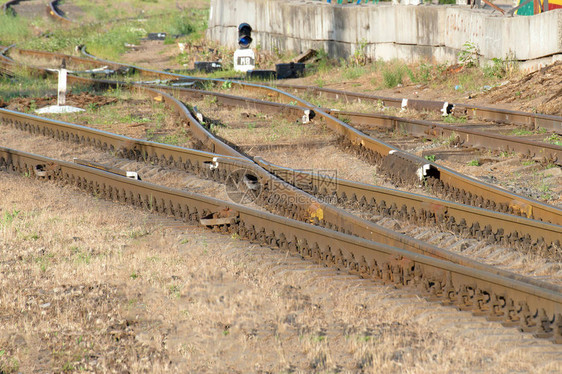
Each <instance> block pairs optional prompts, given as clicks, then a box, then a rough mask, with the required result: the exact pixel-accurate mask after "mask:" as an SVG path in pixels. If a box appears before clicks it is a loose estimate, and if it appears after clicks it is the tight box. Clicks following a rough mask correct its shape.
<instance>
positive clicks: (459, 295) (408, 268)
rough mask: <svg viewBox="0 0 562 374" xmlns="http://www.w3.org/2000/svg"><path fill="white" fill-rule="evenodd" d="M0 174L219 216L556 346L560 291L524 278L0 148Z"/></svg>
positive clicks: (254, 236)
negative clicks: (484, 269)
mask: <svg viewBox="0 0 562 374" xmlns="http://www.w3.org/2000/svg"><path fill="white" fill-rule="evenodd" d="M0 169H3V170H8V171H13V172H18V173H21V174H26V175H31V176H34V175H35V176H36V177H37V178H40V179H47V180H52V181H57V182H58V183H65V184H70V185H73V186H76V187H77V188H79V189H82V190H85V191H87V192H88V193H92V194H96V196H99V197H101V198H105V199H109V200H113V201H119V202H124V203H129V204H132V205H134V206H138V207H141V208H145V209H149V210H151V211H153V212H156V213H161V214H166V215H168V216H173V217H175V218H177V219H181V220H185V221H188V222H193V223H196V222H200V221H201V220H202V219H205V218H206V217H209V216H213V215H214V214H215V215H216V214H218V213H219V212H224V211H225V210H226V211H229V212H230V213H229V216H230V217H233V218H232V219H231V220H229V222H234V223H232V224H229V225H228V224H227V225H220V226H219V227H218V229H219V231H221V232H223V233H226V234H233V233H236V234H237V235H239V236H240V237H241V238H244V239H248V240H251V241H257V242H259V243H262V244H264V245H270V246H273V247H279V248H280V249H282V250H288V251H291V252H295V253H299V254H300V255H302V256H303V257H305V258H311V259H312V260H314V261H316V262H319V263H325V264H326V265H329V266H334V267H337V268H339V269H341V270H345V271H348V272H350V273H352V274H358V275H360V276H362V277H365V278H370V279H374V280H381V281H383V282H386V283H390V284H395V285H399V286H411V287H415V288H417V289H418V290H419V292H421V293H422V294H423V295H424V296H425V297H427V298H429V299H430V300H434V301H439V302H442V303H444V304H448V305H454V306H456V307H458V308H461V309H463V310H470V311H472V312H473V313H475V314H479V315H484V316H487V317H488V318H489V319H493V320H496V321H501V322H503V323H504V324H506V325H508V326H518V327H520V328H521V329H522V330H524V331H528V332H532V333H534V334H535V336H537V337H541V338H546V339H551V340H552V341H554V342H557V343H562V292H560V291H561V290H560V288H556V289H552V288H544V287H540V286H536V285H533V284H530V283H528V282H526V281H525V279H524V278H522V279H518V280H514V279H509V278H505V277H503V276H501V275H498V274H494V273H492V272H487V271H482V270H476V269H473V268H469V267H467V266H463V265H457V264H453V263H451V262H448V261H442V260H439V259H435V258H432V257H427V256H424V255H420V254H416V253H412V252H409V251H405V250H401V249H398V248H394V247H391V246H388V245H383V244H379V243H375V242H372V241H369V240H365V239H361V238H357V237H354V236H350V235H346V234H343V233H339V232H335V231H333V230H327V229H324V228H321V227H315V226H312V225H308V224H305V223H302V222H298V221H295V220H291V219H288V218H283V217H279V216H275V215H273V214H270V213H266V212H261V211H256V210H253V209H249V208H247V207H244V206H240V205H236V204H232V203H229V202H225V201H221V200H217V199H213V198H210V197H205V196H201V195H198V194H195V193H190V192H187V191H179V190H173V189H169V188H165V187H161V186H157V185H154V184H150V183H147V182H142V181H136V180H132V179H129V178H126V177H122V176H119V175H116V174H112V173H106V172H104V171H102V170H98V169H92V168H88V167H85V166H82V165H77V164H73V163H67V162H63V161H58V160H54V159H50V158H46V157H41V156H36V155H32V154H29V153H24V152H19V151H15V150H10V149H6V148H0ZM37 170H39V171H40V172H36V171H37Z"/></svg>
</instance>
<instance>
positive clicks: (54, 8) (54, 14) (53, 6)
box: [47, 0, 74, 24]
mask: <svg viewBox="0 0 562 374" xmlns="http://www.w3.org/2000/svg"><path fill="white" fill-rule="evenodd" d="M58 3H59V0H54V1H49V4H47V15H48V16H49V17H51V18H53V19H54V20H55V21H57V22H62V23H65V24H73V23H74V21H73V20H71V19H69V18H66V17H65V16H64V15H62V13H61V12H60V10H59V8H58Z"/></svg>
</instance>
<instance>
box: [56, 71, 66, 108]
mask: <svg viewBox="0 0 562 374" xmlns="http://www.w3.org/2000/svg"><path fill="white" fill-rule="evenodd" d="M65 104H66V63H65V61H63V62H62V65H61V68H60V69H59V94H58V97H57V105H58V106H62V105H65Z"/></svg>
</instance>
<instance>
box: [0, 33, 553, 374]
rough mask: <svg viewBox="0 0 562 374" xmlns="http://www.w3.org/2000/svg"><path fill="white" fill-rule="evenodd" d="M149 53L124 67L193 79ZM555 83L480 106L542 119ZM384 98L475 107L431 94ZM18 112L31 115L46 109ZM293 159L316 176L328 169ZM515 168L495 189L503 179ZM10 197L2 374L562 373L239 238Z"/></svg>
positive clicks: (92, 207) (538, 354) (475, 321)
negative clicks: (535, 113) (533, 113)
mask: <svg viewBox="0 0 562 374" xmlns="http://www.w3.org/2000/svg"><path fill="white" fill-rule="evenodd" d="M141 47H142V48H141V50H138V51H131V52H130V53H129V54H127V55H125V56H124V61H127V62H130V63H138V64H139V65H143V66H151V67H154V68H158V69H163V68H172V69H173V68H185V67H184V66H183V65H181V64H179V63H178V60H177V59H176V56H177V55H176V54H177V53H179V50H178V47H177V45H164V44H163V43H162V42H150V43H149V42H146V43H143V44H142V46H141ZM189 67H191V66H189ZM557 69H558V68H557ZM552 71H554V70H552ZM556 71H557V70H556ZM545 74H552V73H548V71H547V72H546V73H545ZM544 77H546V78H545V79H546V80H543V81H542V82H541V78H540V74H535V75H534V76H532V77H531V78H529V80H528V82H534V83H533V84H532V85H531V86H530V87H529V88H528V90H527V86H526V85H525V84H524V83H525V82H523V81H514V82H512V83H506V84H505V85H503V86H501V87H499V88H497V89H493V90H491V91H490V92H489V93H482V94H481V95H480V94H479V95H476V97H475V99H474V100H475V101H479V102H481V103H487V104H489V103H493V104H494V105H505V106H508V107H510V108H521V109H525V108H527V109H525V110H532V109H531V108H532V107H533V106H535V107H537V108H538V105H539V104H537V103H538V101H536V102H535V101H533V100H539V97H538V96H537V97H535V98H530V97H531V96H532V92H533V89H534V90H535V92H540V90H539V89H538V88H539V87H542V86H545V87H547V88H546V91H545V93H544V94H541V95H540V97H545V98H546V97H552V95H554V94H555V93H556V92H557V90H560V89H561V88H562V87H561V86H562V84H560V83H557V84H556V85H552V86H551V85H550V83H546V82H551V81H553V80H555V79H559V77H560V74H558V75H554V76H546V75H543V78H544ZM547 78H548V79H547ZM310 80H312V79H309V81H307V80H306V78H305V79H303V80H300V81H295V83H299V82H300V83H304V82H308V83H311V82H310ZM356 81H357V82H356V83H354V84H345V83H339V84H334V85H326V86H327V87H334V88H342V89H350V90H353V89H361V90H370V91H372V92H374V88H373V87H372V86H369V84H372V83H369V82H371V78H369V79H366V78H365V79H364V80H362V79H361V78H358V79H357V80H356ZM518 82H520V83H519V85H518ZM357 83H359V84H360V86H357V85H356V84H357ZM510 84H511V85H513V87H514V89H516V87H520V89H519V91H521V95H514V96H515V98H514V97H509V95H507V92H508V91H503V90H504V89H505V90H508V88H507V87H509V85H510ZM358 87H359V88H358ZM378 92H380V93H381V94H391V95H393V96H403V95H404V96H409V95H419V97H424V98H427V99H431V98H434V99H443V98H448V97H451V96H449V94H452V95H457V96H456V99H457V101H461V100H462V99H463V96H462V95H461V94H460V93H455V92H454V91H453V92H452V93H451V92H449V91H448V92H444V91H443V90H441V89H439V88H437V89H435V88H433V87H429V86H427V87H418V86H416V85H412V86H408V85H405V86H404V87H399V88H395V89H388V90H381V91H378ZM515 92H517V91H515ZM524 92H525V93H524ZM526 92H528V96H525V95H527V93H526ZM81 95H85V94H81ZM493 95H499V96H497V97H496V96H493ZM501 95H504V96H501ZM523 98H529V99H528V100H527V101H525V100H523ZM69 99H70V100H71V101H70V102H71V105H74V104H72V103H73V101H72V100H74V98H73V97H72V95H71V96H70V98H69ZM34 100H38V99H34ZM77 100H78V101H77V104H76V105H78V104H79V101H81V102H82V104H86V105H87V103H91V102H92V101H93V102H96V100H97V99H93V98H91V97H88V96H87V95H86V96H81V97H80V98H78V99H77ZM100 100H101V99H100ZM104 100H105V99H104ZM480 100H481V101H480ZM552 100H553V102H557V101H556V100H558V98H557V97H553V99H552ZM498 103H499V104H498ZM41 104H42V103H41ZM45 104H49V103H45ZM107 104H108V105H111V104H112V103H107ZM9 105H14V107H13V108H14V109H20V110H22V109H25V106H26V105H28V108H29V106H31V103H30V102H29V101H27V102H25V100H21V101H13V102H10V103H9ZM17 105H20V106H17ZM33 105H37V106H39V105H38V103H37V101H36V102H35V103H33ZM99 105H100V106H103V105H105V104H103V103H101V102H100V103H99ZM526 105H530V106H529V107H527V106H526ZM545 108H546V107H545ZM537 110H538V109H537ZM545 110H546V109H545ZM143 116H144V113H142V115H140V114H139V115H138V116H135V118H143ZM89 121H91V122H93V123H96V124H97V125H100V123H99V121H96V120H95V119H92V120H89ZM137 123H138V126H133V127H131V128H130V130H129V131H131V135H132V134H133V133H134V132H135V131H136V132H137V134H138V135H142V134H144V135H146V129H147V127H148V126H145V125H146V122H144V121H142V120H140V121H137ZM104 126H108V127H109V126H111V125H110V124H106V125H104ZM239 136H240V135H239ZM292 156H293V159H299V160H298V161H300V162H303V160H306V158H307V157H312V156H313V155H311V154H308V155H306V154H303V155H300V156H299V155H296V154H294V155H292ZM286 157H287V156H286V155H285V156H283V155H282V154H279V155H278V159H276V160H272V161H275V162H278V163H281V164H282V163H283V160H284V159H285V158H286ZM339 161H341V160H338V162H339ZM506 161H507V160H506ZM295 162H296V160H295ZM329 164H330V161H329V159H327V160H323V161H322V162H319V163H318V164H317V166H315V167H318V168H321V167H322V168H324V167H325V165H329ZM506 165H507V164H502V163H496V164H494V165H493V166H490V169H486V170H485V173H484V174H486V175H488V176H495V177H496V176H497V178H501V175H500V172H501V173H505V167H506ZM362 166H364V165H362ZM523 166H524V165H521V162H519V164H517V165H514V167H523ZM342 167H344V166H342ZM465 167H466V168H467V169H468V168H473V169H474V168H481V167H477V166H470V167H469V166H465ZM305 168H306V167H305ZM358 169H360V168H358ZM363 169H364V168H363ZM477 170H478V171H480V170H483V169H477ZM554 170H559V168H558V169H554ZM356 171H357V172H358V170H356ZM461 171H462V170H461ZM473 172H474V170H473ZM519 172H521V173H522V174H523V176H522V178H525V173H527V172H529V173H532V171H531V170H525V169H521V170H520V171H519ZM347 173H349V174H350V175H353V174H354V171H353V170H348V171H347ZM371 176H372V173H371V172H370V171H368V170H365V169H364V170H362V171H361V172H360V173H359V177H361V178H363V177H364V178H371ZM505 178H506V179H508V178H510V175H509V174H507V175H506V176H505ZM539 180H540V179H539ZM514 183H517V181H514ZM0 196H1V198H0V259H1V260H0V274H1V276H0V291H1V292H0V326H2V328H1V329H0V372H7V373H12V372H14V373H15V372H75V371H86V372H126V371H129V372H213V373H216V372H229V373H230V372H233V373H235V372H240V373H245V372H256V373H258V372H259V373H266V372H287V373H290V372H346V373H347V372H353V373H355V372H357V373H360V372H372V373H381V372H388V373H395V372H412V373H435V372H442V373H445V372H447V373H450V372H467V373H468V372H498V373H511V372H529V373H531V372H532V373H558V372H560V371H561V370H562V362H561V361H560V357H562V348H560V347H558V346H554V345H552V344H550V343H548V342H545V341H541V340H536V339H534V338H532V337H531V336H530V335H528V334H523V333H520V332H518V331H516V330H514V329H506V328H503V327H501V326H500V325H499V324H496V323H491V322H486V321H484V320H482V319H481V318H476V317H472V316H471V315H470V314H468V313H464V312H457V311H455V310H453V309H451V308H446V307H441V306H439V305H436V304H433V303H428V302H425V301H424V300H420V299H419V298H418V297H416V296H415V295H414V294H410V293H409V291H407V290H396V289H393V288H391V287H387V286H381V285H377V284H374V283H373V282H370V281H365V280H360V279H359V278H357V277H352V276H347V275H345V274H341V273H338V272H337V271H335V270H333V269H327V268H323V267H321V266H316V265H313V264H311V263H309V262H306V261H302V260H300V259H299V258H295V257H292V256H287V255H285V254H282V253H280V252H278V251H272V250H271V249H269V248H264V247H260V246H257V245H251V244H248V243H247V242H243V241H240V240H239V239H237V238H236V237H228V236H221V235H219V234H214V233H211V232H209V231H206V230H204V229H201V228H198V227H192V226H183V225H178V223H177V222H175V221H171V220H167V219H164V218H159V217H156V216H154V215H152V214H149V213H147V212H143V211H140V210H137V209H134V208H131V207H127V206H121V205H119V204H114V203H110V202H105V201H100V200H97V199H93V198H91V197H89V196H86V195H83V194H82V193H80V192H77V191H75V190H73V189H72V188H68V187H65V188H62V189H60V188H59V187H57V186H55V185H52V184H48V183H43V182H38V181H35V180H31V179H27V178H23V177H21V176H13V175H9V174H6V173H4V172H1V173H0Z"/></svg>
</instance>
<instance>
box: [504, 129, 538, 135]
mask: <svg viewBox="0 0 562 374" xmlns="http://www.w3.org/2000/svg"><path fill="white" fill-rule="evenodd" d="M509 134H510V135H515V136H524V135H532V134H533V131H531V130H527V129H513V130H511V132H510V133H509Z"/></svg>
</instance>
